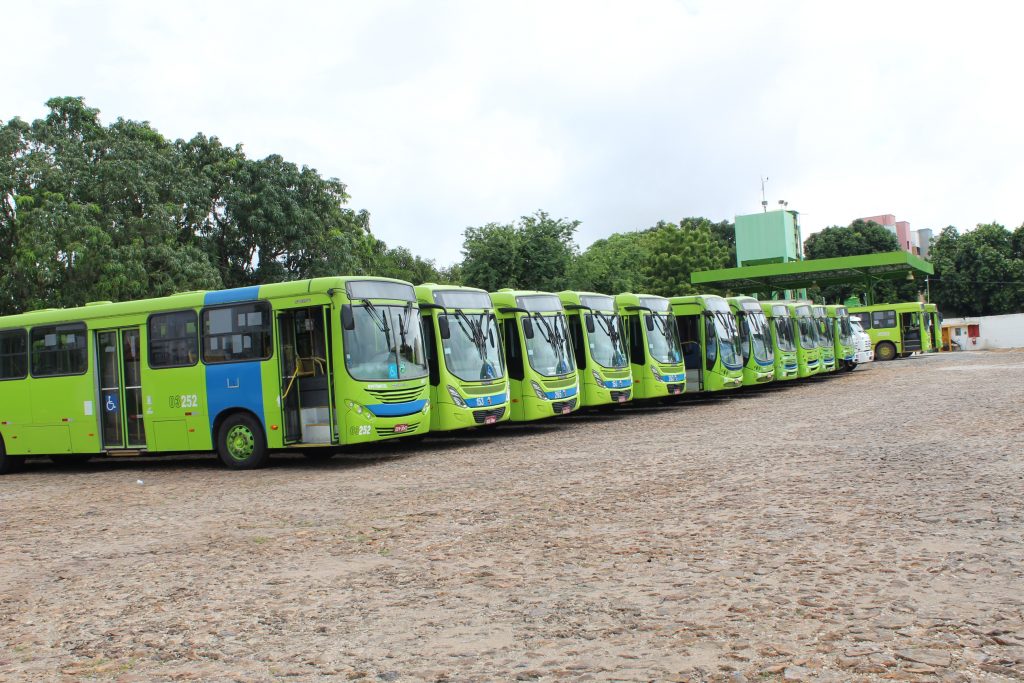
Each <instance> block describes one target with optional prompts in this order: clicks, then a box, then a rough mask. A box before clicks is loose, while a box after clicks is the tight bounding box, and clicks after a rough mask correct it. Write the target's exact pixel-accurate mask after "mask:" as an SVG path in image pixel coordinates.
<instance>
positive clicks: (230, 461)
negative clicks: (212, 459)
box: [217, 413, 270, 470]
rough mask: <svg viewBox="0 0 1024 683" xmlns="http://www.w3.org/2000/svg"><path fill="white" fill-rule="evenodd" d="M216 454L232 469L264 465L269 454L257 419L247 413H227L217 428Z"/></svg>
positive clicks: (265, 439)
mask: <svg viewBox="0 0 1024 683" xmlns="http://www.w3.org/2000/svg"><path fill="white" fill-rule="evenodd" d="M217 455H218V456H220V461H221V462H222V463H224V465H225V466H226V467H228V468H230V469H233V470H253V469H256V468H258V467H263V466H265V465H266V464H267V460H269V457H270V454H269V452H268V451H267V437H266V436H264V434H263V427H261V426H260V423H259V421H258V420H257V419H256V418H254V417H253V416H252V415H250V414H248V413H234V414H232V415H228V416H227V417H226V418H225V419H224V421H223V422H221V424H220V429H218V430H217Z"/></svg>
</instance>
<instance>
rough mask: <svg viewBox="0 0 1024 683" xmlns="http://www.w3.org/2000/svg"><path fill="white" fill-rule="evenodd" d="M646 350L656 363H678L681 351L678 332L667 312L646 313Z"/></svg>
mask: <svg viewBox="0 0 1024 683" xmlns="http://www.w3.org/2000/svg"><path fill="white" fill-rule="evenodd" d="M646 318H647V320H648V321H649V322H648V324H647V352H648V353H650V354H651V358H653V359H654V362H656V363H669V364H674V363H679V362H681V361H682V359H683V352H682V351H681V350H680V346H679V332H678V331H677V330H676V326H675V324H674V323H672V322H671V319H670V318H669V315H668V314H667V313H648V314H647V315H646Z"/></svg>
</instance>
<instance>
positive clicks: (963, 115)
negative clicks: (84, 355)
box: [0, 0, 1024, 264]
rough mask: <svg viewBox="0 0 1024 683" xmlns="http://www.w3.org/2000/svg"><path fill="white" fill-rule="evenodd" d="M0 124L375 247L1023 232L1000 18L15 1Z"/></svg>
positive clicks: (599, 5) (1023, 165)
mask: <svg viewBox="0 0 1024 683" xmlns="http://www.w3.org/2000/svg"><path fill="white" fill-rule="evenodd" d="M0 18H2V21H3V24H4V26H5V28H4V29H3V39H2V40H0V63H2V64H4V73H5V76H6V77H5V79H4V80H5V83H4V86H3V87H2V88H0V118H2V119H3V120H7V119H10V118H12V117H14V116H20V117H21V118H23V119H26V120H31V119H34V118H38V117H40V116H43V115H44V114H45V112H46V108H45V105H44V102H45V101H46V100H47V99H49V98H50V97H54V96H59V95H76V96H77V95H81V96H84V97H85V99H86V103H87V104H88V105H90V106H92V107H96V108H98V109H100V111H101V118H102V120H103V122H104V123H111V122H113V121H114V120H115V119H116V118H117V117H124V118H129V119H135V120H146V121H149V122H150V123H151V124H152V125H153V126H154V127H155V128H156V129H157V130H159V131H160V132H161V133H163V134H164V135H165V136H167V137H169V138H178V137H186V138H187V137H191V136H192V135H194V134H195V133H196V132H199V131H201V132H203V133H205V134H207V135H216V136H217V137H219V138H220V139H221V140H222V141H223V142H224V143H225V144H235V143H242V144H243V145H244V148H245V150H246V153H247V154H248V155H249V156H250V157H253V158H258V157H263V156H266V155H268V154H274V153H277V154H281V155H282V156H283V157H285V158H286V159H288V160H289V161H292V162H295V163H297V164H299V165H303V164H305V165H309V166H312V167H314V168H316V169H317V170H318V171H319V172H320V173H321V174H322V175H324V176H329V177H337V178H339V179H341V180H342V181H343V182H345V183H346V184H347V185H348V188H349V193H350V194H351V195H352V199H351V202H350V206H352V207H353V208H356V209H364V208H365V209H367V210H369V211H370V213H371V216H372V228H373V231H374V233H375V234H376V235H377V236H378V237H380V238H382V239H384V240H386V241H387V242H388V243H389V244H390V245H405V246H407V247H409V248H410V249H412V250H413V251H414V252H415V253H417V254H421V255H424V256H427V257H430V258H434V259H436V260H437V261H438V262H439V263H440V264H448V263H451V262H453V261H457V260H458V259H459V258H460V254H459V250H460V247H461V243H462V231H463V229H464V228H465V227H466V226H471V225H472V226H477V225H483V224H486V223H489V222H511V221H513V220H515V219H516V218H517V217H519V216H521V215H524V214H529V213H532V212H533V211H535V210H537V209H543V210H545V211H547V212H548V213H550V214H552V215H554V216H557V217H567V218H574V219H579V220H581V221H582V222H583V223H582V226H581V229H580V233H579V235H578V241H579V242H580V244H581V246H584V247H585V246H586V245H588V244H589V243H590V242H592V241H593V240H595V239H598V238H601V237H605V236H607V235H609V234H611V233H612V232H616V231H623V230H635V229H638V228H645V227H648V226H650V225H652V224H654V223H655V222H657V221H658V220H678V219H679V218H682V217H684V216H706V217H708V218H711V219H712V220H716V221H717V220H723V219H729V220H732V219H733V218H734V217H735V215H736V214H743V213H750V212H753V211H757V210H759V209H760V202H761V186H760V178H761V177H762V176H768V177H769V180H768V183H767V190H766V191H767V197H768V200H769V202H770V204H771V205H772V206H776V205H777V204H776V203H777V201H778V200H780V199H785V200H787V201H788V202H789V207H790V208H793V209H796V210H798V211H800V212H801V213H802V219H801V222H802V226H803V232H804V236H805V237H806V235H807V234H809V233H810V232H813V231H816V230H819V229H821V228H822V227H824V226H827V225H834V224H842V225H845V224H848V223H849V222H850V221H851V220H852V219H854V218H857V217H860V216H867V215H874V214H879V213H893V214H896V217H897V219H898V220H908V221H910V223H911V228H913V229H917V228H924V227H928V228H941V227H943V226H945V225H948V224H953V225H956V226H958V227H960V228H961V229H963V228H968V227H973V226H974V225H975V224H976V223H979V222H988V221H998V222H1001V223H1003V224H1005V225H1007V226H1009V227H1011V228H1013V227H1016V226H1018V225H1020V224H1021V223H1022V222H1024V209H1022V204H1021V200H1020V198H1021V195H1022V194H1024V118H1022V112H1024V106H1022V104H1024V95H1022V92H1024V90H1022V81H1024V77H1022V71H1024V70H1022V68H1021V67H1022V66H1024V48H1022V47H1021V46H1020V41H1019V33H1020V28H1021V26H1024V6H1022V5H1020V4H1019V3H1009V2H992V3H988V2H978V3H963V2H959V3H955V4H954V3H944V2H928V3H923V2H913V3H911V2H907V3H900V2H892V1H891V0H889V1H888V2H858V3H842V4H840V3H830V2H766V1H761V2H699V1H696V0H692V1H680V0H676V1H672V0H632V1H631V2H597V1H595V0H581V1H572V2H559V1H558V0H545V1H544V2H532V1H529V0H516V1H515V2H507V3H499V2H487V1H483V2H481V1H480V0H476V1H466V2H444V1H440V0H431V1H422V0H421V1H419V2H417V1H414V0H407V1H395V0H374V1H371V2H367V1H365V0H364V1H362V2H350V1H345V2H333V3H328V2H323V3H314V2H301V1H298V2H297V1H295V0H292V1H291V2H281V1H278V2H254V1H251V0H250V1H247V2H237V3H233V2H232V3H228V2H219V1H217V0H204V1H203V2H192V1H182V0H175V1H174V2H139V1H138V0H132V1H130V2H13V1H11V0H0Z"/></svg>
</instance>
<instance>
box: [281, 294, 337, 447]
mask: <svg viewBox="0 0 1024 683" xmlns="http://www.w3.org/2000/svg"><path fill="white" fill-rule="evenodd" d="M329 316H330V308H329V307H327V306H310V307H307V308H292V309H288V310H284V311H281V312H279V313H278V314H277V348H278V349H280V350H281V352H280V354H278V362H279V365H280V372H281V394H280V396H281V413H282V423H283V424H284V442H285V443H286V444H293V443H310V444H330V443H336V442H337V428H336V425H335V422H334V416H335V406H334V376H333V374H332V368H333V366H332V365H331V325H330V318H329Z"/></svg>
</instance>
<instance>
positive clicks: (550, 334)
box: [533, 311, 569, 374]
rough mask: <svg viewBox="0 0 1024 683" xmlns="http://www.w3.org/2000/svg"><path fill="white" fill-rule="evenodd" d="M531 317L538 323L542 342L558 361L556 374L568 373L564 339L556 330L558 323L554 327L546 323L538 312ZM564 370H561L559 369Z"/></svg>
mask: <svg viewBox="0 0 1024 683" xmlns="http://www.w3.org/2000/svg"><path fill="white" fill-rule="evenodd" d="M533 317H534V318H535V319H536V320H537V322H539V323H540V326H539V327H540V328H542V329H541V336H542V337H544V341H546V342H547V343H548V345H550V346H551V349H552V350H553V351H554V352H555V357H556V358H557V359H558V368H559V370H558V374H562V373H565V372H569V363H568V362H566V360H565V356H564V351H565V337H563V336H562V333H561V331H560V330H559V329H558V323H557V321H556V322H555V324H554V325H551V324H550V323H548V321H547V319H546V318H545V317H544V316H542V315H541V314H540V313H539V312H537V311H534V313H533ZM563 367H564V368H565V369H564V370H562V369H561V368H563Z"/></svg>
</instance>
